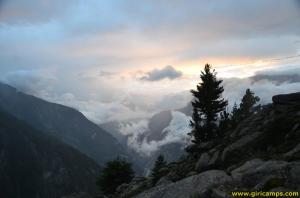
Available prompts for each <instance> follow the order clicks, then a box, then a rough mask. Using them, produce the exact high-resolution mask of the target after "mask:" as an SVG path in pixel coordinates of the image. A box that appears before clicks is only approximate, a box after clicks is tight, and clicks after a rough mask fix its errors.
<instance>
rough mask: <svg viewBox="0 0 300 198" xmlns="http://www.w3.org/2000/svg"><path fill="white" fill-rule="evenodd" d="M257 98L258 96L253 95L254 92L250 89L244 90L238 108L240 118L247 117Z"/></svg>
mask: <svg viewBox="0 0 300 198" xmlns="http://www.w3.org/2000/svg"><path fill="white" fill-rule="evenodd" d="M259 100H260V98H259V97H257V96H255V95H254V92H252V91H251V90H250V89H247V90H246V93H245V95H244V96H243V98H242V101H241V104H240V108H239V111H240V116H241V119H244V118H246V117H248V116H249V115H250V114H251V113H252V112H253V107H254V105H255V104H256V103H257V102H258V101H259Z"/></svg>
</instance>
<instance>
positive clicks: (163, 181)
mask: <svg viewBox="0 0 300 198" xmlns="http://www.w3.org/2000/svg"><path fill="white" fill-rule="evenodd" d="M170 183H173V182H172V181H171V180H170V179H169V178H168V177H167V176H165V177H162V178H160V179H159V180H158V182H157V183H156V185H155V186H160V185H166V184H170Z"/></svg>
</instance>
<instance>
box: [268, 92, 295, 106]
mask: <svg viewBox="0 0 300 198" xmlns="http://www.w3.org/2000/svg"><path fill="white" fill-rule="evenodd" d="M272 101H273V103H274V104H300V92H297V93H291V94H281V95H276V96H273V98H272Z"/></svg>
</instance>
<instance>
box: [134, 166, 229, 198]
mask: <svg viewBox="0 0 300 198" xmlns="http://www.w3.org/2000/svg"><path fill="white" fill-rule="evenodd" d="M231 180H232V178H231V177H230V176H229V175H227V174H226V173H225V172H224V171H221V170H210V171H206V172H203V173H201V174H199V175H195V176H191V177H188V178H185V179H183V180H180V181H178V182H176V183H172V184H169V185H164V186H157V187H155V188H152V189H150V190H148V191H145V192H143V193H141V194H139V195H137V196H136V198H186V197H189V196H192V195H194V194H204V193H206V191H207V190H208V189H210V188H212V187H214V186H219V185H220V184H222V183H226V182H230V181H231Z"/></svg>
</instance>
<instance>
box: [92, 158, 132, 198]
mask: <svg viewBox="0 0 300 198" xmlns="http://www.w3.org/2000/svg"><path fill="white" fill-rule="evenodd" d="M131 166H132V165H131V163H129V162H127V161H125V160H123V159H120V158H117V159H115V160H112V161H109V162H107V163H106V166H105V167H104V168H103V170H102V172H101V175H100V177H99V178H98V180H97V185H98V186H99V187H100V189H101V191H102V192H103V193H104V194H106V195H109V194H113V193H114V192H115V190H116V188H117V187H118V186H119V185H121V184H123V183H128V182H130V181H131V179H132V178H133V177H134V172H133V170H132V167H131Z"/></svg>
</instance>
